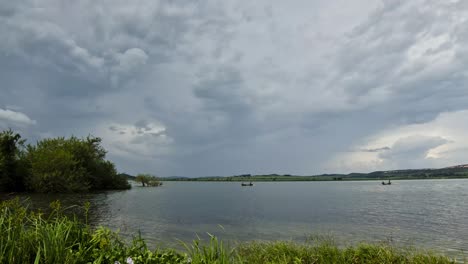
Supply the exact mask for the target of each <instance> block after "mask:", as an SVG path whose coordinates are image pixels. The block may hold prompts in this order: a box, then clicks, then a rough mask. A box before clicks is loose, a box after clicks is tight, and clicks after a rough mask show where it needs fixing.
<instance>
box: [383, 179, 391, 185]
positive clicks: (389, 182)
mask: <svg viewBox="0 0 468 264" xmlns="http://www.w3.org/2000/svg"><path fill="white" fill-rule="evenodd" d="M382 185H392V182H391V181H390V180H388V182H384V181H383V182H382Z"/></svg>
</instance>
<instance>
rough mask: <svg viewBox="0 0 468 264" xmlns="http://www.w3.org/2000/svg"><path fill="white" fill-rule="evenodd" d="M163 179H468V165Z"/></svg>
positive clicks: (279, 180)
mask: <svg viewBox="0 0 468 264" xmlns="http://www.w3.org/2000/svg"><path fill="white" fill-rule="evenodd" d="M160 179H161V181H203V182H250V181H252V182H295V181H369V180H370V181H384V180H430V179H434V180H437V179H468V167H466V166H456V167H450V168H442V169H412V170H393V171H375V172H370V173H350V174H321V175H313V176H298V175H290V174H267V175H250V174H243V175H235V176H210V177H195V178H189V177H167V178H160Z"/></svg>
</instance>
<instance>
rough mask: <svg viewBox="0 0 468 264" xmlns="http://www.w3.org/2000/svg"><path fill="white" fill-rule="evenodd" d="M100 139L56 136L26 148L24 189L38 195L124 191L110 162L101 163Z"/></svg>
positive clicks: (122, 178) (119, 178)
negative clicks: (27, 165)
mask: <svg viewBox="0 0 468 264" xmlns="http://www.w3.org/2000/svg"><path fill="white" fill-rule="evenodd" d="M100 143H101V139H100V138H96V137H91V136H88V137H87V138H86V139H79V138H77V137H70V138H68V139H66V138H63V137H59V138H53V139H44V140H41V141H39V142H37V144H36V145H35V146H28V159H29V161H30V164H31V171H30V175H29V178H28V188H29V189H30V190H33V191H38V192H86V191H92V190H105V189H128V188H130V185H129V184H128V182H127V180H126V179H125V178H124V177H121V176H119V175H117V171H116V169H115V166H114V164H113V163H112V162H110V161H108V160H105V154H106V152H105V150H104V148H102V147H101V145H100Z"/></svg>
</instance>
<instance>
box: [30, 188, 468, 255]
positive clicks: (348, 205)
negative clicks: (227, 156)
mask: <svg viewBox="0 0 468 264" xmlns="http://www.w3.org/2000/svg"><path fill="white" fill-rule="evenodd" d="M467 195H468V181H467V180H427V181H395V182H393V184H392V185H391V186H383V185H381V184H380V182H375V181H372V182H286V183H256V184H255V186H254V187H249V188H245V187H244V188H242V187H241V186H240V183H227V182H226V183H215V182H205V183H200V182H166V183H165V184H164V185H163V186H162V187H157V188H141V187H137V186H135V187H134V188H133V189H131V190H128V191H115V192H101V193H93V194H67V195H63V194H61V195H57V194H32V195H27V196H28V197H30V199H31V202H32V204H33V205H32V206H33V207H35V208H45V207H48V205H49V203H50V202H51V201H53V200H56V199H60V200H61V201H62V204H63V205H64V206H69V205H76V204H78V205H82V204H83V203H84V202H85V201H89V202H91V204H92V207H91V208H92V210H91V212H90V222H91V223H92V225H94V226H98V225H104V226H108V227H110V228H112V229H119V230H120V232H121V233H122V234H123V235H125V236H127V235H128V236H130V235H134V234H136V233H137V232H138V230H140V231H141V232H142V235H143V236H144V237H145V238H147V239H148V240H149V241H150V242H151V243H158V244H160V243H163V244H165V245H172V246H173V245H174V244H176V243H177V242H176V239H181V240H184V241H190V240H192V239H193V238H195V236H196V234H205V233H206V232H210V233H214V234H216V235H218V236H220V237H221V238H223V239H227V240H240V241H243V240H254V239H259V240H273V239H274V240H277V239H294V240H302V241H303V240H305V238H306V236H307V235H309V234H320V233H327V234H328V233H331V234H333V235H335V236H336V237H337V238H338V240H340V241H347V242H351V243H354V242H360V241H369V242H375V241H392V242H395V243H397V244H403V245H414V246H417V247H428V248H432V249H435V250H437V251H441V252H444V253H450V254H453V252H458V251H462V250H468V241H467V240H466V237H468V211H467V209H466V206H465V204H466V202H467ZM22 196H23V197H25V195H22ZM220 226H222V227H220Z"/></svg>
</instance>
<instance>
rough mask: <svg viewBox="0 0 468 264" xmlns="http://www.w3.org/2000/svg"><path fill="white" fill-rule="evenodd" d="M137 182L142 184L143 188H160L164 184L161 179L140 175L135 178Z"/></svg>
mask: <svg viewBox="0 0 468 264" xmlns="http://www.w3.org/2000/svg"><path fill="white" fill-rule="evenodd" d="M135 181H137V182H139V183H141V184H142V186H143V187H145V186H160V185H162V183H161V182H160V181H159V179H158V178H157V177H155V176H153V175H150V174H143V173H142V174H138V175H137V176H136V177H135Z"/></svg>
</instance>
